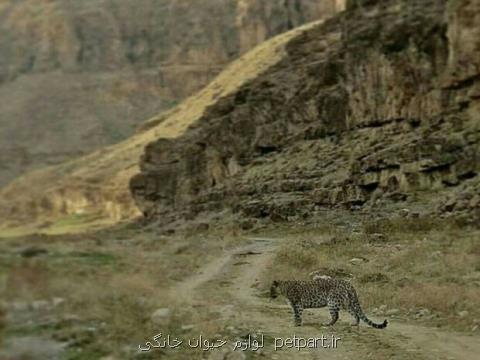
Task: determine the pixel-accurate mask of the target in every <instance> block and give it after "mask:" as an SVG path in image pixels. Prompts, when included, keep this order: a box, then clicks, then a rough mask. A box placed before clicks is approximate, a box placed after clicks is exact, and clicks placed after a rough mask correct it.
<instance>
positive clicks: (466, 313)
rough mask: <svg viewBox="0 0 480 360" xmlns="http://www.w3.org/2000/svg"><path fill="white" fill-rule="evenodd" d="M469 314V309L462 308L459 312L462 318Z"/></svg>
mask: <svg viewBox="0 0 480 360" xmlns="http://www.w3.org/2000/svg"><path fill="white" fill-rule="evenodd" d="M468 314H469V312H468V311H467V310H462V311H459V312H458V316H460V317H461V318H465V317H467V316H468Z"/></svg>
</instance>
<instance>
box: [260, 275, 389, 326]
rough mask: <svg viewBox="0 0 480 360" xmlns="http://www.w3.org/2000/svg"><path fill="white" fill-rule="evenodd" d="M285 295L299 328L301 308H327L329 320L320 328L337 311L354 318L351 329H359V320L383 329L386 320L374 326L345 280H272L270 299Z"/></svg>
mask: <svg viewBox="0 0 480 360" xmlns="http://www.w3.org/2000/svg"><path fill="white" fill-rule="evenodd" d="M279 295H283V296H285V297H286V298H287V299H288V301H289V303H290V306H291V307H292V310H293V320H294V324H295V326H302V314H303V310H304V309H313V308H322V307H325V306H328V309H329V312H330V316H331V320H330V321H329V322H326V323H322V324H321V325H322V326H333V325H334V324H335V323H336V322H337V320H338V317H339V312H340V310H347V311H348V312H349V313H350V315H351V316H352V317H353V318H354V321H353V323H352V324H351V325H352V326H359V325H360V320H362V321H363V322H365V323H366V324H367V325H369V326H371V327H373V328H375V329H384V328H386V327H387V324H388V321H387V320H384V321H383V323H376V322H373V321H372V320H370V319H369V318H368V317H367V316H366V315H365V313H364V312H363V310H362V307H361V306H360V302H359V300H358V296H357V291H356V290H355V288H354V287H353V285H352V284H351V283H350V282H349V281H346V280H343V279H339V278H334V277H330V276H323V277H317V278H316V279H315V280H274V281H273V282H272V285H271V287H270V297H271V298H273V299H275V298H277V297H278V296H279Z"/></svg>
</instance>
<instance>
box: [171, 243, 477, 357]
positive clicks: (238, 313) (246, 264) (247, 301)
mask: <svg viewBox="0 0 480 360" xmlns="http://www.w3.org/2000/svg"><path fill="white" fill-rule="evenodd" d="M249 240H251V243H250V244H248V245H245V246H241V247H239V248H237V249H234V250H231V251H229V252H226V253H225V254H224V255H223V256H221V257H217V258H216V259H215V260H213V261H211V262H210V263H208V264H205V266H204V267H203V268H202V269H201V270H200V271H199V272H198V273H197V274H195V275H193V276H191V277H189V278H187V279H185V280H184V281H182V282H180V283H179V284H178V285H177V286H176V287H175V288H173V289H172V294H175V295H176V296H177V297H178V298H180V299H182V301H183V302H185V303H188V304H190V305H192V306H195V308H196V309H198V311H208V312H212V313H216V314H217V316H216V317H214V318H213V321H217V322H221V323H223V324H225V325H226V326H230V327H234V328H238V329H242V330H246V331H247V332H248V333H255V334H259V335H260V334H262V335H263V336H264V339H267V340H264V343H265V346H264V348H263V349H262V352H263V355H266V356H267V358H272V359H297V358H298V359H333V360H335V359H353V358H356V359H432V360H433V359H444V360H445V359H459V360H460V359H462V360H470V359H472V360H473V359H478V354H480V341H478V340H479V339H478V336H468V335H465V334H460V333H455V332H446V331H441V330H438V329H435V328H429V327H424V326H419V325H416V324H414V323H401V322H398V321H396V320H394V319H392V320H391V321H390V323H389V326H388V327H387V329H385V330H377V329H373V328H370V327H367V326H366V325H364V324H362V325H361V326H360V328H354V327H351V326H350V325H349V322H350V320H351V319H350V318H349V315H348V314H342V313H341V315H340V320H339V322H338V323H337V324H336V325H335V326H334V327H333V328H324V327H321V325H320V323H321V322H324V321H326V320H327V318H328V316H329V315H328V311H327V310H325V309H317V310H308V311H306V312H305V313H304V325H303V326H302V327H294V326H293V322H292V315H291V312H290V308H289V306H288V305H286V303H285V304H284V305H282V300H283V299H281V300H278V301H277V300H275V301H273V300H271V299H269V298H268V297H267V296H266V295H267V294H265V293H262V292H261V291H260V290H258V288H257V285H258V280H259V277H260V274H261V273H263V272H265V271H268V268H269V265H270V263H271V261H272V258H273V256H274V253H275V249H276V247H277V246H278V245H279V244H280V243H281V241H282V240H278V239H270V238H252V239H249ZM360 293H361V290H360ZM360 300H361V299H360ZM342 315H343V316H342ZM373 318H375V317H373ZM376 320H383V319H376ZM198 328H201V326H198ZM322 334H323V335H324V336H325V338H326V339H329V340H330V339H331V338H332V335H333V336H335V337H336V338H337V339H339V340H337V342H336V345H337V347H336V348H321V347H320V348H304V349H301V350H298V349H296V348H293V349H286V348H285V346H284V347H283V348H281V349H277V350H275V343H277V345H282V344H281V342H282V340H279V339H283V341H285V339H288V338H293V336H294V335H295V336H296V337H297V338H303V339H309V338H320V337H321V336H322ZM275 338H277V340H275ZM317 344H319V343H318V342H317ZM324 344H325V345H330V344H333V343H332V342H331V341H330V342H328V341H325V343H324ZM250 354H251V356H253V357H255V356H256V355H258V354H259V353H258V352H256V353H253V352H252V353H250ZM213 358H218V359H225V358H230V357H228V355H227V356H226V355H225V354H224V353H222V354H220V353H218V354H214V353H212V359H213Z"/></svg>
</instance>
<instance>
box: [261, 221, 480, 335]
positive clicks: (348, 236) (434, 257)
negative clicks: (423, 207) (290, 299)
mask: <svg viewBox="0 0 480 360" xmlns="http://www.w3.org/2000/svg"><path fill="white" fill-rule="evenodd" d="M378 234H382V235H383V236H380V235H378ZM288 236H289V237H290V238H291V240H290V241H288V242H286V243H285V244H284V245H283V246H282V247H281V248H280V249H279V250H278V252H277V254H276V257H275V260H274V263H273V267H272V269H271V271H269V273H268V274H265V276H264V279H263V286H264V287H265V288H267V287H268V285H269V283H270V282H271V280H273V278H277V279H279V278H280V279H282V278H283V279H307V278H308V274H309V273H310V272H312V271H314V270H317V269H324V270H323V271H327V270H325V269H335V271H338V270H339V269H340V270H342V271H344V272H345V273H351V274H353V275H354V279H353V280H352V281H353V283H354V284H355V285H356V287H357V289H358V292H359V294H360V300H361V302H362V304H363V307H364V308H365V309H366V311H369V310H372V309H373V308H377V307H380V306H381V305H386V306H387V309H399V310H400V316H404V317H411V318H416V317H415V314H416V313H417V312H418V311H419V310H420V309H428V311H430V313H431V315H429V316H428V317H421V318H419V319H418V320H419V321H420V320H421V321H428V322H429V323H432V324H435V325H438V326H449V327H453V328H456V329H459V330H469V329H470V328H471V327H472V326H474V325H475V323H476V321H478V319H480V310H479V309H478V303H479V301H480V287H479V285H480V259H479V257H478V241H477V239H478V237H479V236H480V233H479V231H478V230H474V229H469V228H463V227H459V226H458V224H456V223H454V222H448V221H443V220H442V221H438V220H435V219H431V218H425V219H423V218H421V219H404V218H397V219H392V220H382V221H376V222H370V221H367V222H363V231H361V232H360V233H349V232H347V231H344V230H339V229H335V228H334V227H332V226H331V225H328V224H327V225H325V226H324V227H321V228H320V229H319V230H318V232H316V230H313V231H312V230H309V231H307V232H305V233H303V234H302V233H295V232H291V233H290V235H288ZM353 258H358V259H364V261H363V262H362V261H361V260H358V261H357V263H355V262H352V261H351V260H352V259H353ZM465 311H466V312H467V313H465ZM462 312H463V316H460V315H461V314H462ZM465 314H468V316H466V315H465ZM417 318H418V316H417Z"/></svg>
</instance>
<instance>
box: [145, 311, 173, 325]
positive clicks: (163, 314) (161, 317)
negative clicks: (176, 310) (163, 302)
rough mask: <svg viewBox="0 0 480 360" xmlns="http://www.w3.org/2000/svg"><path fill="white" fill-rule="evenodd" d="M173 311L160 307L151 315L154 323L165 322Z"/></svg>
mask: <svg viewBox="0 0 480 360" xmlns="http://www.w3.org/2000/svg"><path fill="white" fill-rule="evenodd" d="M171 314H172V311H171V310H170V309H169V308H160V309H157V310H155V311H154V313H153V314H152V315H151V316H150V319H151V320H152V322H153V323H154V324H157V325H161V324H165V322H166V321H167V320H168V319H169V318H170V315H171Z"/></svg>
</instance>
